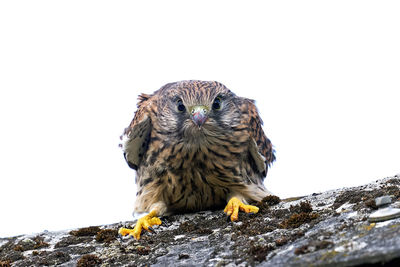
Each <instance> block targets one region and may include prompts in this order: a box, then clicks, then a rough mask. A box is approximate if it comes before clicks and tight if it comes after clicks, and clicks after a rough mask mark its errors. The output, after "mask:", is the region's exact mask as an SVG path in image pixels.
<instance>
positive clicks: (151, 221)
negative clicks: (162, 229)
mask: <svg viewBox="0 0 400 267" xmlns="http://www.w3.org/2000/svg"><path fill="white" fill-rule="evenodd" d="M162 204H163V203H162ZM164 206H165V204H163V205H160V204H158V203H157V205H153V206H152V209H151V211H150V213H149V214H147V215H145V216H143V217H141V218H140V219H139V220H138V221H137V222H136V225H135V227H134V228H133V229H127V228H120V229H119V231H118V233H119V234H121V235H122V236H126V235H131V236H133V237H134V238H135V239H136V240H139V239H140V234H141V233H142V229H145V230H147V231H149V232H154V229H153V228H152V226H153V225H160V224H161V220H160V219H159V218H158V217H157V216H158V215H160V214H163V213H164V209H165V208H163V207H164Z"/></svg>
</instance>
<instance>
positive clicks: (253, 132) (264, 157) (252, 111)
mask: <svg viewBox="0 0 400 267" xmlns="http://www.w3.org/2000/svg"><path fill="white" fill-rule="evenodd" d="M245 102H246V104H247V105H246V106H247V110H246V112H247V114H248V121H247V123H248V125H249V131H250V153H251V155H252V157H253V159H254V161H255V163H256V166H257V170H258V171H259V172H260V173H261V174H262V176H263V177H265V176H266V175H267V171H268V166H269V165H270V164H271V163H272V162H273V161H274V160H275V154H274V150H273V148H272V143H271V141H270V140H269V139H268V138H267V136H265V133H264V131H263V128H262V125H263V121H262V120H261V118H260V115H259V114H258V111H257V107H256V105H255V104H254V101H253V100H250V99H245Z"/></svg>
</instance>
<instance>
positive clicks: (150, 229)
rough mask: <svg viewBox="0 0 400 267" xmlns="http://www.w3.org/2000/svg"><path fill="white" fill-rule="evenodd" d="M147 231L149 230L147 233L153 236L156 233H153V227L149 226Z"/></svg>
mask: <svg viewBox="0 0 400 267" xmlns="http://www.w3.org/2000/svg"><path fill="white" fill-rule="evenodd" d="M148 229H149V232H151V233H152V234H154V233H155V232H156V231H154V229H153V227H151V226H149V227H148Z"/></svg>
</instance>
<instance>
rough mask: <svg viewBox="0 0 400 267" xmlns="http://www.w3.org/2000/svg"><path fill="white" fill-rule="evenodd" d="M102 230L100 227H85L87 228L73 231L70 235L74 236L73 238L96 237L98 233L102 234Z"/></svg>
mask: <svg viewBox="0 0 400 267" xmlns="http://www.w3.org/2000/svg"><path fill="white" fill-rule="evenodd" d="M100 230H101V229H100V227H98V226H90V227H85V228H81V229H78V230H74V231H71V232H69V234H70V235H73V236H94V235H96V234H97V233H98V232H100Z"/></svg>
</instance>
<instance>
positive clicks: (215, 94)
mask: <svg viewBox="0 0 400 267" xmlns="http://www.w3.org/2000/svg"><path fill="white" fill-rule="evenodd" d="M262 125H263V121H262V120H261V118H260V115H259V113H258V110H257V108H256V105H255V101H254V100H251V99H248V98H244V97H239V96H237V95H235V94H234V93H233V92H232V91H231V90H229V89H228V88H227V87H226V86H225V85H223V84H222V83H220V82H216V81H200V80H184V81H178V82H172V83H168V84H166V85H164V86H162V87H161V88H160V89H158V90H156V91H155V92H154V93H153V94H141V95H139V97H138V102H137V110H136V112H135V115H134V118H133V120H132V121H131V123H130V124H129V126H128V127H127V128H125V130H124V131H123V134H122V136H121V144H120V146H121V148H122V150H123V155H124V158H125V160H126V162H127V163H128V166H129V167H130V168H132V169H134V170H135V171H136V178H135V182H136V185H137V193H136V200H135V204H134V213H145V214H146V215H144V216H143V217H141V218H139V219H138V221H137V222H136V225H135V227H134V228H133V229H128V228H120V229H119V233H120V234H121V235H122V236H126V235H131V236H133V237H134V238H135V239H137V240H139V239H140V236H141V234H142V231H143V229H145V230H147V231H149V232H154V229H153V226H154V225H160V224H161V219H160V217H163V216H166V215H170V214H175V213H185V212H198V211H202V210H207V209H216V208H221V209H222V208H224V207H225V208H224V212H225V213H226V214H227V216H228V219H230V220H231V221H236V220H238V216H239V210H240V211H243V212H246V213H257V212H258V210H259V208H258V207H256V206H253V205H249V203H250V202H251V201H260V200H262V199H263V198H264V197H265V196H267V195H271V192H270V191H268V190H267V189H266V188H265V186H264V183H263V181H264V179H265V177H266V175H267V171H268V168H269V167H270V166H271V164H272V162H274V160H275V149H274V148H273V146H272V143H271V141H270V140H269V139H268V138H267V137H266V135H265V133H264V130H263V128H262Z"/></svg>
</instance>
